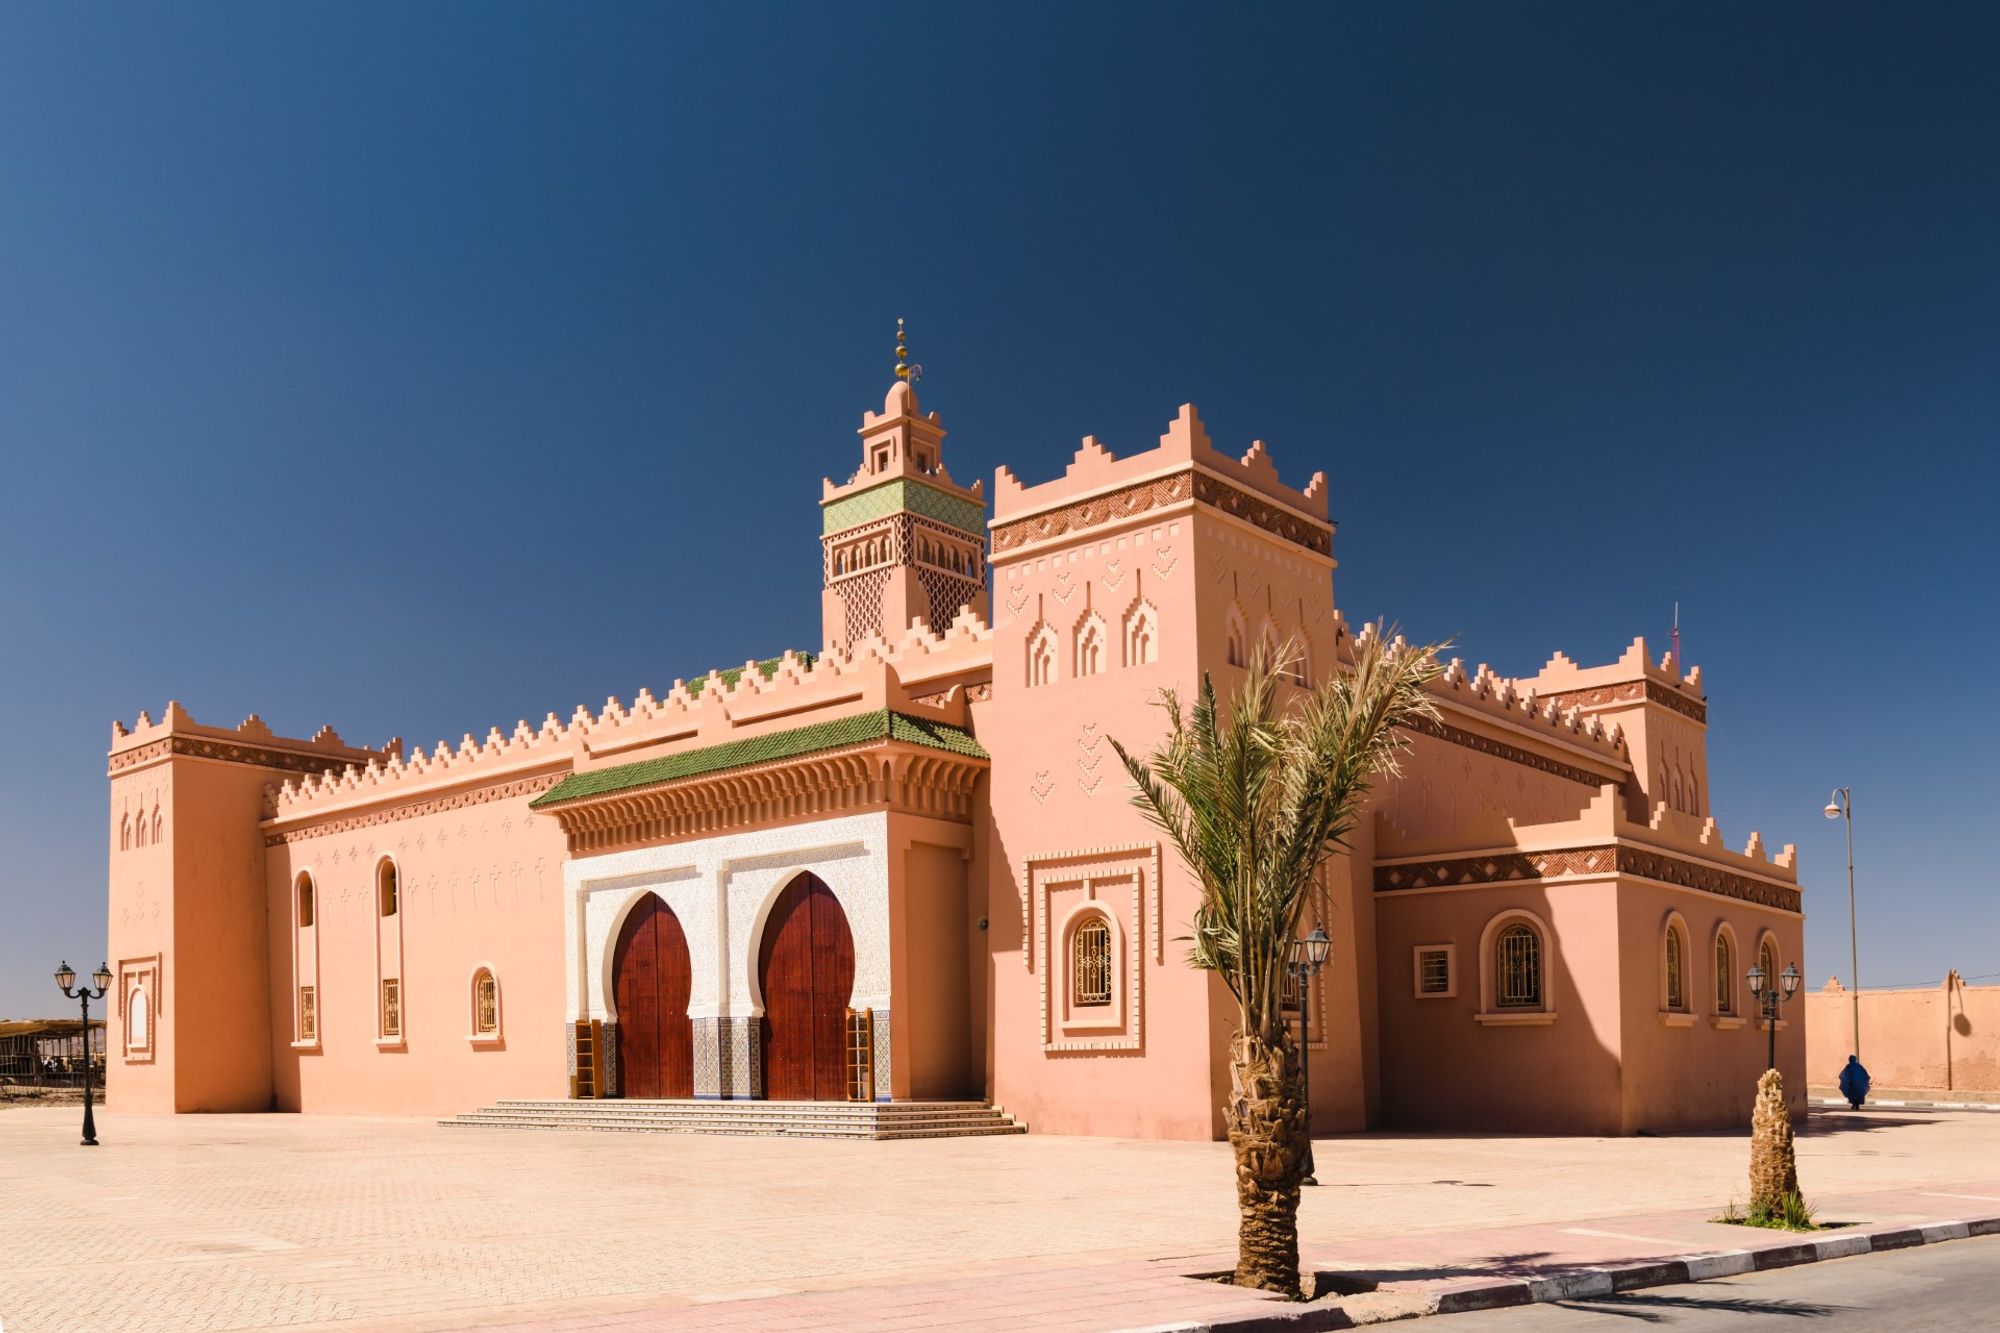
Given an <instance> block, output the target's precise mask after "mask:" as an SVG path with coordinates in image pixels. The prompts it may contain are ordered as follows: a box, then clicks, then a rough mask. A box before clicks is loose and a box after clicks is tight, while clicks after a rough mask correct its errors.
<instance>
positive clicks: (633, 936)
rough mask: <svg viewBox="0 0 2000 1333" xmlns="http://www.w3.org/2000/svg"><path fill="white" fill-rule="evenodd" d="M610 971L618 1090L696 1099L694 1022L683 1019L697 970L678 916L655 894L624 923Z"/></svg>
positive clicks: (623, 1092) (627, 1093)
mask: <svg viewBox="0 0 2000 1333" xmlns="http://www.w3.org/2000/svg"><path fill="white" fill-rule="evenodd" d="M611 966H612V976H613V983H612V990H613V995H612V1001H613V1003H615V1004H616V1005H617V1006H618V1084H619V1090H620V1092H621V1093H622V1094H623V1095H624V1096H627V1097H692V1096H694V1024H693V1023H691V1022H689V1021H688V992H689V990H690V989H692V987H693V984H694V971H693V969H692V968H691V967H690V966H689V965H688V946H687V934H686V933H685V932H684V931H682V930H681V921H680V918H679V917H677V916H675V915H674V913H673V909H672V908H670V907H668V906H667V905H666V904H665V903H664V902H662V901H660V896H659V895H658V894H657V893H649V894H647V895H646V896H645V897H644V898H642V899H640V900H639V903H638V905H637V906H636V907H634V908H633V909H632V912H631V915H629V916H627V917H626V918H625V928H624V929H623V930H621V931H619V932H618V951H617V952H616V953H615V954H614V955H612V964H611Z"/></svg>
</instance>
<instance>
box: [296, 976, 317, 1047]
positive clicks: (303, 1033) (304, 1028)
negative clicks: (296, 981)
mask: <svg viewBox="0 0 2000 1333" xmlns="http://www.w3.org/2000/svg"><path fill="white" fill-rule="evenodd" d="M299 1040H300V1041H317V1040H319V1004H318V996H317V994H316V992H315V991H314V988H313V987H311V986H301V987H299Z"/></svg>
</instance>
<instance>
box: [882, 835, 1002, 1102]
mask: <svg viewBox="0 0 2000 1333" xmlns="http://www.w3.org/2000/svg"><path fill="white" fill-rule="evenodd" d="M889 836H890V846H891V848H892V851H891V862H892V865H894V866H895V869H893V870H892V872H891V879H890V881H889V931H890V938H889V950H890V954H889V966H890V975H891V986H892V989H893V990H894V993H895V997H896V1001H895V1009H894V1012H893V1014H892V1016H891V1022H892V1025H893V1026H892V1028H891V1033H890V1038H891V1042H892V1046H893V1050H894V1052H895V1056H894V1059H893V1061H892V1065H893V1081H894V1083H895V1088H894V1095H895V1096H896V1097H899V1098H916V1099H919V1100H924V1099H952V1098H969V1097H977V1096H979V1095H980V1093H981V1092H982V1088H981V1074H980V1070H979V1068H978V1065H977V1062H976V1061H975V1059H974V1056H973V1051H974V1049H975V1048H974V1047H973V1045H972V1042H973V1040H974V1034H973V1031H972V1014H971V1005H970V1002H969V997H970V992H971V990H972V978H971V977H970V976H969V975H968V967H967V962H968V958H967V954H966V947H965V935H966V929H967V925H966V917H967V914H968V908H969V903H968V893H969V891H970V890H969V886H968V884H967V882H966V854H965V851H964V850H963V848H964V847H965V846H966V845H967V844H968V843H969V839H968V837H967V833H966V830H965V829H964V828H963V827H962V826H958V825H951V826H934V821H930V820H920V819H913V818H910V817H908V816H901V815H896V816H891V817H890V821H889ZM940 840H944V841H946V842H947V843H948V844H949V845H941V844H940ZM885 1091H888V1090H887V1089H878V1090H877V1093H878V1095H880V1094H881V1093H882V1092H885Z"/></svg>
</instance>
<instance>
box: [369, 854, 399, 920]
mask: <svg viewBox="0 0 2000 1333" xmlns="http://www.w3.org/2000/svg"><path fill="white" fill-rule="evenodd" d="M399 897H400V895H399V894H398V893H397V891H396V863H395V862H394V861H384V862H383V863H382V865H381V868H380V869H378V870H377V871H376V872H375V900H376V910H377V911H378V912H380V913H381V914H382V915H383V916H394V915H396V909H397V906H398V903H397V899H398V898H399Z"/></svg>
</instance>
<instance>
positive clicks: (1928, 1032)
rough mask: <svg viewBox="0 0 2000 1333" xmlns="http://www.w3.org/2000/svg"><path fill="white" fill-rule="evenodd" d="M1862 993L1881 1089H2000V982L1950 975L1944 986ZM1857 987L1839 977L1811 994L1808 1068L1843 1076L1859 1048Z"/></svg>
mask: <svg viewBox="0 0 2000 1333" xmlns="http://www.w3.org/2000/svg"><path fill="white" fill-rule="evenodd" d="M1860 996H1861V1063H1862V1065H1863V1066H1865V1067H1866V1068H1867V1070H1868V1077H1869V1078H1870V1079H1871V1080H1872V1081H1873V1083H1874V1086H1875V1087H1877V1088H1897V1089H1903V1088H1909V1089H1916V1090H1922V1091H1937V1092H1980V1093H2000V986H1968V985H1966V984H1965V982H1964V981H1963V980H1962V979H1961V978H1960V977H1959V975H1958V973H1956V972H1951V973H1948V974H1947V975H1946V977H1945V979H1944V981H1943V982H1942V983H1941V984H1939V985H1936V986H1927V987H1923V988H1921V989H1899V990H1868V989H1863V990H1862V991H1861V992H1860ZM1853 1031H1854V992H1852V991H1849V990H1847V989H1846V988H1845V987H1843V986H1841V985H1840V983H1839V982H1837V981H1829V982H1827V984H1826V986H1825V988H1823V989H1821V990H1817V991H1814V992H1812V993H1811V994H1809V995H1808V996H1806V1069H1807V1074H1808V1077H1809V1078H1810V1080H1811V1082H1812V1083H1813V1084H1814V1085H1815V1086H1828V1085H1831V1084H1833V1083H1834V1082H1835V1081H1836V1080H1837V1079H1839V1077H1840V1071H1841V1068H1842V1067H1843V1066H1844V1065H1846V1063H1847V1056H1848V1053H1849V1051H1850V1049H1851V1048H1852V1046H1853Z"/></svg>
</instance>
